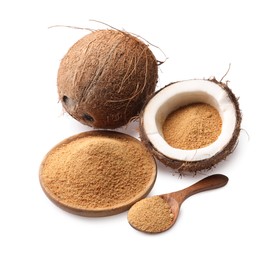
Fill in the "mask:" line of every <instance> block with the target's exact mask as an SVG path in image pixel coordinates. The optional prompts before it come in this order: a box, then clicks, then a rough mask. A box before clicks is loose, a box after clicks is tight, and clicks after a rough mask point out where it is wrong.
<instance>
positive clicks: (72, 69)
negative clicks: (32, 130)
mask: <svg viewBox="0 0 278 260" xmlns="http://www.w3.org/2000/svg"><path fill="white" fill-rule="evenodd" d="M157 79H158V64H157V60H156V58H155V56H154V55H153V53H152V52H151V50H150V49H149V47H148V46H147V45H146V44H145V43H144V42H142V41H141V40H139V39H138V38H136V37H135V36H133V35H131V34H129V33H126V32H123V31H120V30H112V29H109V30H97V31H94V32H92V33H90V34H88V35H86V36H84V37H83V38H81V39H80V40H78V41H77V42H76V43H75V44H74V45H73V46H72V47H71V48H70V49H69V50H68V52H67V53H66V55H65V56H64V58H63V59H62V61H61V63H60V67H59V70H58V79H57V85H58V94H59V100H60V101H61V102H62V105H63V107H64V109H65V110H66V111H67V112H68V113H69V114H70V115H71V116H72V117H74V118H75V119H76V120H78V121H79V122H81V123H83V124H86V125H89V126H94V127H99V128H111V129H112V128H117V127H120V126H123V125H125V124H127V123H128V122H129V121H130V120H131V119H132V118H133V117H136V116H137V115H138V114H139V113H140V111H141V108H142V106H143V104H144V103H145V100H146V99H147V98H148V97H149V96H150V95H151V94H153V92H154V90H155V87H156V83H157Z"/></svg>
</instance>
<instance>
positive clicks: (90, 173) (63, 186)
mask: <svg viewBox="0 0 278 260" xmlns="http://www.w3.org/2000/svg"><path fill="white" fill-rule="evenodd" d="M156 175H157V166H156V162H155V159H154V157H153V156H152V154H151V153H150V152H149V151H148V150H147V149H146V148H145V146H144V145H143V144H142V143H141V142H140V141H139V140H137V139H136V138H134V137H132V136H129V135H127V134H123V133H119V132H115V131H106V130H105V131H102V130H96V131H89V132H84V133H80V134H77V135H74V136H71V137H69V138H67V139H65V140H63V141H61V142H60V143H58V144H57V145H56V146H54V147H53V148H52V149H51V150H50V151H49V152H48V153H47V154H46V156H45V157H44V159H43V161H42V163H41V165H40V170H39V180H40V184H41V187H42V189H43V191H44V193H45V194H46V195H47V197H48V198H49V199H50V200H51V201H52V202H54V203H55V204H56V205H57V206H58V207H60V208H62V209H63V210H65V211H67V212H70V213H73V214H77V215H81V216H86V217H103V216H110V215H115V214H119V213H121V212H124V211H126V210H128V209H129V208H130V207H131V206H132V205H133V204H134V203H135V202H137V201H139V200H140V199H142V198H144V197H146V196H147V194H148V193H149V192H150V191H151V189H152V187H153V185H154V183H155V180H156Z"/></svg>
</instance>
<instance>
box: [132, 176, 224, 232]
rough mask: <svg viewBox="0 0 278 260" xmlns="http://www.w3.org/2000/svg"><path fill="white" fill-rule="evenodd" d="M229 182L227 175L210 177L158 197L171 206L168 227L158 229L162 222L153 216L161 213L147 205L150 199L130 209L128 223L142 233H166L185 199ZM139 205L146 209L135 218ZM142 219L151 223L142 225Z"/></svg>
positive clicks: (162, 226) (163, 226)
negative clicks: (135, 209)
mask: <svg viewBox="0 0 278 260" xmlns="http://www.w3.org/2000/svg"><path fill="white" fill-rule="evenodd" d="M228 180H229V179H228V177H227V176H225V175H222V174H214V175H211V176H208V177H206V178H204V179H202V180H200V181H198V182H196V183H195V184H193V185H191V186H189V187H187V188H185V189H182V190H179V191H176V192H171V193H167V194H162V195H158V197H160V198H162V199H163V200H164V202H166V203H167V204H168V205H169V206H170V209H171V218H172V221H170V222H169V223H168V224H167V225H166V226H165V225H164V224H163V225H161V227H157V223H159V222H160V221H156V220H155V217H153V216H157V214H159V212H154V211H155V207H154V206H153V207H151V205H148V203H146V202H147V200H149V199H150V198H145V199H143V200H141V201H139V202H137V203H135V204H134V205H133V206H132V207H131V208H130V210H129V213H128V214H129V215H128V222H129V224H130V225H131V226H132V227H133V228H135V229H137V230H139V231H142V232H146V233H160V232H163V231H166V230H168V229H169V228H171V227H172V226H173V225H174V224H175V222H176V220H177V218H178V215H179V211H180V207H181V205H182V203H183V202H184V201H185V199H187V198H188V197H190V196H192V195H194V194H196V193H199V192H201V191H206V190H211V189H216V188H220V187H222V186H225V185H226V184H227V182H228ZM155 197H157V196H155ZM151 198H153V197H151ZM142 202H145V203H142ZM138 203H141V205H143V204H144V208H142V209H141V210H140V211H137V212H138V216H136V217H135V218H134V210H133V209H134V208H135V207H137V206H138ZM162 203H163V202H162ZM136 205H137V206H136ZM132 211H133V212H132ZM151 211H152V212H151ZM130 212H132V213H133V214H130ZM169 214H170V213H169ZM130 215H131V216H132V215H133V216H132V217H130ZM139 215H140V216H139ZM134 219H135V221H134ZM142 219H144V221H148V220H149V223H144V224H143V225H142ZM137 220H138V221H137ZM152 221H153V222H152ZM152 224H153V225H155V227H153V228H152Z"/></svg>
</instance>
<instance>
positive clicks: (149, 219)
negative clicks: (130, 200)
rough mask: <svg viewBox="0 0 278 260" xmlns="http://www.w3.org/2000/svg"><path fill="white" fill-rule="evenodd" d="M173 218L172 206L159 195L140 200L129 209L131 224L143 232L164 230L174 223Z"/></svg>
mask: <svg viewBox="0 0 278 260" xmlns="http://www.w3.org/2000/svg"><path fill="white" fill-rule="evenodd" d="M173 219H174V215H173V213H172V211H171V208H170V206H169V205H168V203H167V202H166V201H165V200H164V199H162V198H161V197H159V196H153V197H149V198H146V199H143V200H140V201H139V202H137V203H136V204H134V205H133V206H132V207H131V209H130V210H129V211H128V222H129V223H130V225H131V226H133V227H134V228H135V229H138V230H140V231H143V232H149V233H159V232H162V231H164V230H165V229H168V228H169V227H170V226H171V225H172V222H173Z"/></svg>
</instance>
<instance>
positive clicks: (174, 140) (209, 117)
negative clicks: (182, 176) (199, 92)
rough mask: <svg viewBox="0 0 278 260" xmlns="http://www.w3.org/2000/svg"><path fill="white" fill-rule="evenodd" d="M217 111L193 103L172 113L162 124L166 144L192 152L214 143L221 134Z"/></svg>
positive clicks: (220, 122)
mask: <svg viewBox="0 0 278 260" xmlns="http://www.w3.org/2000/svg"><path fill="white" fill-rule="evenodd" d="M221 128H222V120H221V117H220V115H219V113H218V111H217V110H216V109H215V108H214V107H212V106H210V105H208V104H205V103H194V104H190V105H187V106H184V107H181V108H179V109H177V110H175V111H174V112H172V113H171V114H170V115H169V116H168V117H167V118H166V120H165V122H164V124H163V135H164V138H165V140H166V142H167V143H168V144H169V145H171V146H172V147H174V148H179V149H184V150H194V149H199V148H202V147H205V146H208V145H210V144H211V143H213V142H215V141H216V139H217V138H218V136H219V135H220V133H221Z"/></svg>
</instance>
